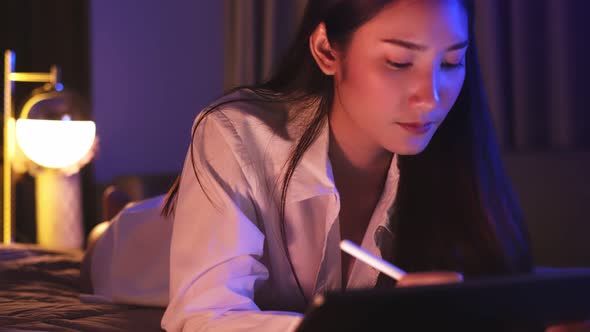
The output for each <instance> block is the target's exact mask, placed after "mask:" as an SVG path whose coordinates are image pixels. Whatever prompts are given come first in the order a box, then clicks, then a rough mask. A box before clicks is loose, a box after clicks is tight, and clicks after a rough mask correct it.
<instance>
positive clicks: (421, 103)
mask: <svg viewBox="0 0 590 332" xmlns="http://www.w3.org/2000/svg"><path fill="white" fill-rule="evenodd" d="M437 76H438V75H437V73H436V72H435V71H431V72H430V73H425V74H424V75H422V76H421V77H420V78H419V79H418V80H417V82H416V85H415V87H414V89H413V91H412V93H411V94H410V100H409V103H410V107H412V108H413V109H416V110H419V111H429V110H433V109H436V108H437V107H438V106H439V104H440V95H439V84H438V77H437Z"/></svg>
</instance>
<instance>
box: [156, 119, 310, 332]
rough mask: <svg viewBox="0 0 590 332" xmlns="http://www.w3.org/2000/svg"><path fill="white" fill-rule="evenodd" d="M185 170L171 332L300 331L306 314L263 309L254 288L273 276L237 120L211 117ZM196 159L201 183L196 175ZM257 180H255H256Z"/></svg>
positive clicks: (173, 260) (173, 263) (175, 234)
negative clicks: (265, 255) (266, 260)
mask: <svg viewBox="0 0 590 332" xmlns="http://www.w3.org/2000/svg"><path fill="white" fill-rule="evenodd" d="M191 149H192V152H193V156H191V153H190V152H191V150H190V149H189V153H188V154H187V157H186V160H185V163H184V168H183V171H182V174H181V182H180V189H179V192H178V196H177V201H176V206H175V212H174V218H173V219H174V221H173V222H174V224H173V230H172V241H171V248H170V302H169V305H168V307H167V310H166V313H165V315H164V317H163V320H162V327H163V328H164V329H165V330H167V331H253V330H254V331H292V330H294V329H295V328H296V326H297V325H298V323H299V321H300V320H301V315H300V314H297V313H290V312H277V311H274V312H273V311H261V310H259V308H258V307H257V305H256V304H255V303H254V300H253V299H254V291H255V289H256V287H257V286H259V285H260V283H262V282H264V281H265V280H267V279H268V276H269V272H268V269H267V267H266V266H265V265H264V264H262V263H261V261H260V258H261V257H262V255H263V248H264V238H265V236H264V233H263V231H262V228H261V227H259V222H261V221H259V220H257V218H256V210H255V206H254V203H253V199H252V187H253V186H254V185H255V184H254V182H253V181H255V180H254V179H253V178H254V175H255V174H253V173H254V172H253V171H252V170H250V169H249V167H252V163H251V162H250V161H249V159H248V158H249V157H248V155H247V152H246V150H245V149H244V144H243V142H241V140H240V137H239V135H238V134H237V132H236V131H235V129H234V127H233V126H232V124H231V122H230V120H229V119H228V118H227V117H226V116H225V115H224V114H223V113H222V112H218V111H215V112H213V113H210V114H209V115H208V116H206V117H205V118H203V120H202V121H201V123H200V124H199V126H198V130H196V134H195V135H194V137H193V144H192V146H191ZM193 159H194V164H195V165H196V168H197V172H198V173H197V174H198V176H199V180H200V181H201V185H202V186H201V185H200V184H199V182H198V181H197V178H196V176H195V173H194V172H195V170H194V169H193ZM249 181H251V182H249Z"/></svg>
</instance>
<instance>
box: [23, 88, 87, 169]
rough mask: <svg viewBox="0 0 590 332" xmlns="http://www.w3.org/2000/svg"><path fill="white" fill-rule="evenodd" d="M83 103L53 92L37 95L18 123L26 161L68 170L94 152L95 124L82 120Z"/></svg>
mask: <svg viewBox="0 0 590 332" xmlns="http://www.w3.org/2000/svg"><path fill="white" fill-rule="evenodd" d="M83 107H84V106H83V104H82V102H81V100H79V98H78V97H77V96H75V95H72V94H69V93H65V92H59V91H51V92H45V93H41V94H37V95H35V96H34V97H33V98H31V99H30V100H29V101H28V102H27V103H26V104H25V106H23V111H22V113H21V116H20V118H19V119H18V120H17V121H16V141H17V144H18V146H19V148H20V149H21V150H22V152H23V153H24V154H25V156H26V157H27V158H29V159H30V160H32V161H33V162H34V163H36V164H38V165H40V166H43V167H46V168H56V169H60V168H66V167H69V166H72V165H75V164H77V163H78V162H80V161H81V160H83V159H84V158H85V157H86V156H87V155H88V154H89V153H90V151H91V149H92V147H93V144H94V139H95V137H96V125H95V123H94V122H93V121H88V120H85V119H84V118H83V115H84V110H83Z"/></svg>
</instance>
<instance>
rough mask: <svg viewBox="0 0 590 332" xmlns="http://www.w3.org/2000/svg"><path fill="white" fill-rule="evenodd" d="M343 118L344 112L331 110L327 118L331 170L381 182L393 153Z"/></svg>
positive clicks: (347, 175)
mask: <svg viewBox="0 0 590 332" xmlns="http://www.w3.org/2000/svg"><path fill="white" fill-rule="evenodd" d="M345 117H346V114H344V113H343V112H332V114H331V116H330V117H329V123H330V143H329V149H328V155H329V157H330V161H331V163H332V169H333V170H334V172H335V173H338V174H340V175H343V176H345V177H350V176H352V177H356V178H359V179H363V181H370V180H371V179H373V180H374V181H377V182H381V181H383V180H384V178H385V176H386V174H387V171H388V169H389V165H390V163H391V158H392V157H393V154H392V153H391V152H390V151H387V150H385V149H384V148H383V147H381V146H379V145H378V144H377V143H376V142H374V141H373V140H371V139H370V138H368V137H367V135H365V134H363V133H362V131H361V130H360V128H358V127H356V126H355V125H354V124H353V123H352V122H351V121H350V119H346V118H345ZM334 175H335V176H336V174H334ZM371 182H373V181H371Z"/></svg>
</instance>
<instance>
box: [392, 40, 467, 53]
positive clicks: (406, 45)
mask: <svg viewBox="0 0 590 332" xmlns="http://www.w3.org/2000/svg"><path fill="white" fill-rule="evenodd" d="M381 41H382V42H384V43H389V44H393V45H397V46H401V47H403V48H407V49H409V50H412V51H426V50H427V49H428V46H425V45H420V44H416V43H413V42H410V41H406V40H401V39H395V38H393V39H382V40H381ZM468 45H469V41H468V40H466V41H462V42H460V43H457V44H453V45H451V46H449V47H447V49H446V50H447V52H448V51H456V50H460V49H463V48H465V47H467V46H468Z"/></svg>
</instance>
